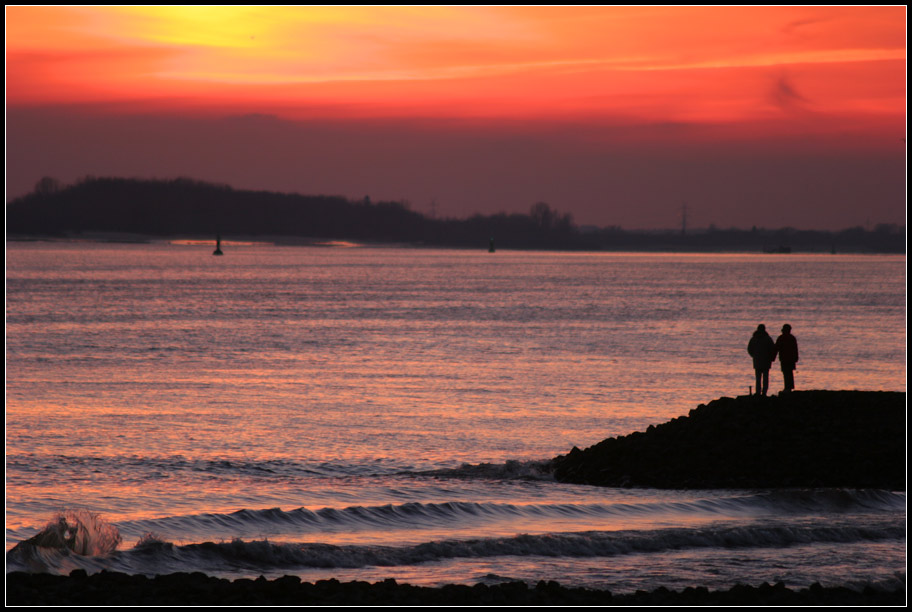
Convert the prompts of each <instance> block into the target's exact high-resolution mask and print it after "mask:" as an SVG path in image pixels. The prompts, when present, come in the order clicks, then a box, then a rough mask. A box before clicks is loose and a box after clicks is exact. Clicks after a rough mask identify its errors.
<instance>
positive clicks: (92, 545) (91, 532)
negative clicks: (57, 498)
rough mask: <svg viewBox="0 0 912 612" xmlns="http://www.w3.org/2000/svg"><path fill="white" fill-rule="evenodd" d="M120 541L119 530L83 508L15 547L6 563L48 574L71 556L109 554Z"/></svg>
mask: <svg viewBox="0 0 912 612" xmlns="http://www.w3.org/2000/svg"><path fill="white" fill-rule="evenodd" d="M121 539H122V538H121V536H120V532H118V530H117V528H116V527H115V526H113V525H111V524H110V523H108V522H107V521H105V520H104V519H103V518H102V517H101V516H100V515H98V514H96V513H94V512H89V511H88V510H81V509H72V510H65V511H63V512H59V513H58V514H57V515H56V516H54V518H53V519H52V520H51V521H50V522H48V524H47V526H45V528H44V529H42V530H41V531H40V532H39V533H38V534H36V535H34V536H32V537H31V538H29V539H28V540H25V541H23V542H20V543H19V544H17V545H16V546H14V547H13V548H12V550H10V551H9V553H7V564H8V565H9V566H10V567H18V568H20V569H28V570H30V571H48V570H49V569H52V568H54V567H59V566H60V565H61V562H62V559H64V558H66V557H68V556H72V555H79V556H82V557H99V556H103V555H107V554H110V553H112V552H114V551H115V550H116V549H117V546H118V545H120V542H121Z"/></svg>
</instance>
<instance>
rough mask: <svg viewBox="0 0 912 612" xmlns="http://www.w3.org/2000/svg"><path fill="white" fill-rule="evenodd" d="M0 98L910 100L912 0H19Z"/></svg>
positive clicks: (268, 107)
mask: <svg viewBox="0 0 912 612" xmlns="http://www.w3.org/2000/svg"><path fill="white" fill-rule="evenodd" d="M6 17H7V47H6V48H7V70H8V74H7V104H12V105H32V104H47V103H72V102H112V101H114V102H131V103H142V105H143V107H144V108H146V109H149V108H152V109H156V110H158V109H176V108H177V109H179V108H187V107H204V108H212V107H220V106H224V107H229V108H239V109H245V110H257V111H259V112H273V113H277V114H280V115H283V116H314V115H326V114H328V115H332V116H343V117H345V116H416V115H420V116H480V117H498V116H506V117H515V116H517V115H519V116H527V117H528V116H531V117H536V116H551V117H553V116H558V117H561V116H568V115H572V116H579V115H586V116H598V117H628V118H637V119H645V120H656V119H661V120H674V121H710V122H720V121H721V122H725V121H739V120H757V119H766V118H769V117H775V116H778V115H781V114H783V113H799V112H805V111H812V112H818V113H826V114H830V115H840V116H842V115H869V116H881V115H894V116H895V115H902V114H904V112H905V81H904V77H903V75H904V70H905V55H906V53H905V7H902V6H894V7H816V6H815V7H727V8H726V7H648V6H647V7H576V8H574V7H433V6H432V7H157V6H147V7H8V8H7V15H6Z"/></svg>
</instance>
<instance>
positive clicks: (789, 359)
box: [773, 323, 798, 393]
mask: <svg viewBox="0 0 912 612" xmlns="http://www.w3.org/2000/svg"><path fill="white" fill-rule="evenodd" d="M776 357H779V365H780V366H781V367H782V380H783V381H784V383H785V389H783V391H784V392H785V393H788V392H789V391H793V390H794V389H795V364H797V363H798V341H797V340H796V339H795V336H793V335H792V326H791V325H789V324H788V323H786V324H785V325H783V326H782V335H781V336H779V337H778V338H776V354H775V355H774V356H773V359H775V358H776Z"/></svg>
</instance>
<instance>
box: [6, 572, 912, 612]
mask: <svg viewBox="0 0 912 612" xmlns="http://www.w3.org/2000/svg"><path fill="white" fill-rule="evenodd" d="M6 603H7V605H74V606H75V605H96V606H97V605H111V606H116V605H157V606H173V605H184V606H189V605H310V606H314V605H324V606H384V605H386V606H388V605H399V606H415V605H435V606H444V605H452V606H478V605H493V606H519V605H540V606H545V605H578V606H584V605H585V606H592V605H602V606H607V605H613V606H630V605H655V606H659V605H665V606H697V605H766V606H770V605H781V606H785V605H788V606H801V605H904V604H905V603H906V592H905V589H894V590H877V589H874V588H871V587H868V588H865V589H864V590H863V591H855V590H852V589H849V588H847V587H823V586H821V585H819V584H814V585H811V586H810V587H808V588H804V589H797V590H796V589H789V588H787V587H786V586H785V585H784V584H782V583H777V584H775V585H770V584H768V583H764V584H762V585H760V586H757V587H753V586H746V585H737V586H734V587H732V588H731V589H728V590H725V591H710V590H709V589H707V588H705V587H689V588H686V589H683V590H681V591H673V590H670V589H666V588H662V587H660V588H658V589H655V590H653V591H651V592H646V591H637V592H636V593H628V594H617V595H615V594H612V593H611V592H610V591H603V590H595V589H587V588H574V587H565V586H562V585H560V584H559V583H557V582H554V581H545V580H542V581H540V582H538V583H537V584H536V585H534V586H529V585H527V584H525V583H523V582H507V583H501V584H495V585H484V584H476V585H474V586H469V585H456V584H451V585H446V586H440V587H421V586H414V585H410V584H400V583H397V582H396V581H395V580H392V579H387V580H385V581H382V582H376V583H368V582H359V581H354V582H340V581H338V580H335V579H330V580H320V581H318V582H316V583H309V582H302V581H301V580H300V579H299V578H298V577H296V576H284V577H282V578H276V579H274V580H266V579H265V578H263V577H260V578H258V579H257V580H250V579H237V580H234V581H229V580H227V579H221V578H214V577H211V576H206V575H205V574H202V573H200V572H194V573H192V574H188V573H176V574H168V575H164V576H156V577H154V578H147V577H145V576H142V575H129V574H121V573H118V572H108V571H102V572H99V573H97V574H92V575H87V574H86V572H85V571H84V570H74V571H73V572H71V573H70V575H69V576H57V575H51V574H28V573H25V572H11V573H8V574H7V575H6Z"/></svg>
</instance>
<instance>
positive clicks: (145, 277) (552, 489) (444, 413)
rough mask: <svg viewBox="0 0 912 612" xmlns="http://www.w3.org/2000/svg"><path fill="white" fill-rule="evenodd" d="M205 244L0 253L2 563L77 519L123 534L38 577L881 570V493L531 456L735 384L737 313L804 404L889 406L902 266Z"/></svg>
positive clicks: (617, 580) (888, 574)
mask: <svg viewBox="0 0 912 612" xmlns="http://www.w3.org/2000/svg"><path fill="white" fill-rule="evenodd" d="M226 246H227V248H226V249H225V252H226V254H225V255H224V256H223V257H212V256H211V249H212V247H211V246H193V245H176V244H165V243H156V244H140V245H114V244H91V243H10V244H8V245H7V270H6V273H7V283H6V289H7V325H6V331H7V390H6V401H7V414H6V425H7V439H6V440H7V465H6V467H7V472H6V473H7V488H6V493H7V507H6V510H7V550H9V549H10V548H11V547H12V546H14V545H15V544H16V543H17V542H20V541H22V540H24V539H27V538H29V537H31V536H33V535H35V534H36V533H38V531H40V530H41V529H42V528H43V527H44V526H45V525H46V524H47V522H48V521H50V520H51V519H52V517H54V516H55V514H56V513H58V512H61V511H63V510H66V509H71V510H73V511H74V512H77V513H78V512H83V514H81V515H79V516H81V517H82V520H83V521H84V522H85V521H86V520H88V519H86V517H87V516H88V514H85V513H95V514H97V515H98V516H99V517H100V518H101V519H102V520H103V521H105V522H106V524H108V525H109V526H110V527H111V528H112V529H113V530H115V531H116V532H117V533H118V534H119V535H120V536H121V538H122V540H121V542H120V544H119V545H118V546H117V547H116V549H114V550H112V551H109V552H107V553H105V554H100V555H88V556H86V555H81V556H77V555H72V554H66V553H60V554H57V555H53V556H51V557H47V558H42V559H41V560H40V561H35V560H34V559H33V560H32V561H31V563H33V564H35V563H37V564H38V565H39V566H41V567H42V568H43V571H68V569H67V568H70V567H75V566H80V567H87V568H89V569H92V568H101V567H109V568H113V569H120V570H122V571H132V572H143V573H164V572H167V571H197V570H199V571H204V572H207V573H211V574H216V575H252V576H256V575H260V574H265V575H282V574H285V573H294V574H298V575H301V576H302V577H304V578H305V579H312V578H314V577H329V576H336V577H339V578H340V579H344V578H346V577H348V578H352V579H354V578H358V579H374V578H376V579H382V578H385V577H395V578H397V579H398V580H401V581H409V582H419V583H429V584H435V583H441V582H453V581H465V582H477V581H485V580H487V581H497V580H500V579H505V578H519V579H528V580H538V579H542V578H544V579H555V580H558V581H560V582H562V583H567V584H569V583H573V584H582V585H591V586H600V587H603V588H614V589H620V590H627V589H636V588H650V586H649V585H653V586H655V585H659V584H664V585H666V586H674V585H683V586H688V585H693V584H707V585H709V584H711V583H714V584H715V585H716V586H725V585H726V584H728V583H729V582H731V581H733V580H736V579H737V580H741V581H745V580H746V581H753V582H758V583H759V582H762V581H773V580H775V579H777V576H782V577H784V578H782V579H784V580H791V581H792V582H794V583H796V584H797V586H807V584H810V582H813V581H815V580H819V581H820V582H822V583H824V584H826V583H827V581H828V580H829V581H830V582H831V583H837V584H842V583H848V582H851V581H861V583H865V582H878V581H891V580H897V579H900V580H902V581H904V577H905V570H904V567H905V566H904V554H905V530H904V521H905V494H904V493H898V492H878V491H842V492H840V491H803V492H745V491H724V492H706V491H702V492H701V491H690V492H682V491H653V490H617V489H599V488H593V487H579V486H570V485H561V484H558V483H555V482H553V481H552V480H551V479H550V477H549V475H548V474H547V473H546V472H545V471H544V470H543V468H542V461H543V460H545V459H548V458H550V457H553V456H555V455H558V454H563V453H565V452H567V451H568V450H569V449H570V448H572V447H573V446H574V445H576V446H579V447H585V446H589V445H591V444H594V443H596V442H598V441H600V440H602V439H604V438H606V437H609V436H614V435H623V434H627V433H630V432H632V431H636V430H640V429H644V428H645V427H646V426H648V425H650V424H654V423H659V422H664V421H666V420H668V419H669V418H673V417H675V416H679V415H682V414H686V413H687V412H688V411H689V410H691V409H692V408H694V407H696V406H697V405H698V404H700V403H706V402H708V401H710V400H712V399H715V398H717V397H720V396H725V395H728V396H733V395H742V394H745V393H747V391H748V386H749V385H751V384H753V372H752V370H751V364H750V358H749V356H748V355H747V352H746V345H747V341H748V340H749V338H750V335H751V333H752V331H753V330H754V328H755V327H756V325H757V323H761V322H762V323H765V324H766V325H767V327H768V328H769V329H770V331H771V332H775V330H778V329H779V327H780V326H781V325H782V323H786V322H787V323H790V324H791V325H792V327H793V332H794V334H795V336H796V337H797V338H798V342H799V345H800V350H801V361H800V363H799V368H798V372H797V373H796V381H797V385H798V388H799V389H812V388H813V389H864V390H893V391H905V258H904V257H901V256H850V255H682V254H568V253H534V252H533V253H529V252H507V251H504V252H498V253H496V254H489V253H485V252H479V253H476V252H470V251H450V250H418V249H392V248H304V247H276V246H270V245H231V244H228V245H226ZM773 335H774V337H775V333H773ZM780 376H781V375H780V374H779V373H778V372H777V371H775V370H774V371H773V372H772V375H771V378H772V380H771V387H772V388H773V389H778V387H777V385H779V384H781V378H780ZM73 516H76V515H73ZM71 520H78V519H76V518H73V519H71ZM99 529H101V528H99ZM101 530H102V531H103V529H101ZM150 534H151V535H150ZM140 541H142V543H141V544H138V543H139V542H140ZM206 542H211V543H212V544H211V545H206V544H205V543H206ZM169 547H170V548H169ZM45 557H46V556H45ZM811 558H813V559H816V562H814V563H813V565H812V564H811V562H809V561H808V559H811ZM9 563H10V559H9V558H8V564H9ZM23 563H25V562H23ZM13 565H15V563H14V564H13ZM821 574H822V575H824V577H829V578H827V579H826V580H825V579H823V578H820V575H821ZM742 576H743V578H741V577H742ZM815 577H816V578H815ZM754 578H756V580H753V579H754ZM812 578H815V579H812ZM807 580H810V582H807V584H804V582H805V581H807ZM684 583H687V584H684Z"/></svg>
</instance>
